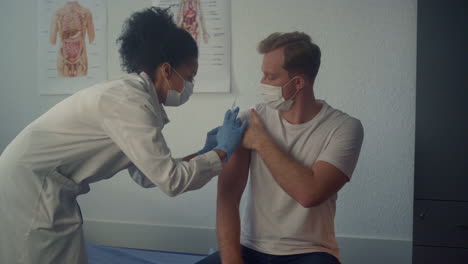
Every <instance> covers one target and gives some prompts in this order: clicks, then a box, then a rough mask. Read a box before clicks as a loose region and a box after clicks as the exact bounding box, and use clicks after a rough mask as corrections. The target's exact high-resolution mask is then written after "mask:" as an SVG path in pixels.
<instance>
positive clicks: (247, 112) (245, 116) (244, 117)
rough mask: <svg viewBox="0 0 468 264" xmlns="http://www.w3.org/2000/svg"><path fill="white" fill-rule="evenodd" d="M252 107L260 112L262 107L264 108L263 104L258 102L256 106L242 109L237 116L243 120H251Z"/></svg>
mask: <svg viewBox="0 0 468 264" xmlns="http://www.w3.org/2000/svg"><path fill="white" fill-rule="evenodd" d="M250 109H254V110H255V111H257V113H258V112H259V111H260V110H261V109H263V106H262V105H261V104H257V105H255V106H252V107H249V108H247V109H244V110H241V111H240V112H239V114H238V115H237V118H239V119H240V120H242V121H244V120H247V121H249V120H250Z"/></svg>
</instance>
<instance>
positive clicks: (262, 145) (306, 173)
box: [255, 136, 314, 205]
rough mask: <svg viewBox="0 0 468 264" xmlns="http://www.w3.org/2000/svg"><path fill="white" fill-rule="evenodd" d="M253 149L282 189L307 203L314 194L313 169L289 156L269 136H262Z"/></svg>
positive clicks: (299, 200) (302, 202)
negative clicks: (312, 189)
mask: <svg viewBox="0 0 468 264" xmlns="http://www.w3.org/2000/svg"><path fill="white" fill-rule="evenodd" d="M255 150H256V151H257V153H258V154H259V155H260V157H261V158H262V160H263V161H264V162H265V164H266V165H267V167H268V169H269V171H270V172H271V174H272V175H273V177H274V178H275V180H276V182H277V183H278V184H279V185H280V186H281V187H282V188H283V190H285V191H286V192H287V193H288V194H289V195H290V196H291V197H293V198H294V199H295V200H296V201H298V202H299V203H301V204H303V205H304V204H306V203H308V201H309V200H310V199H311V196H312V195H313V194H314V192H313V191H311V187H312V188H313V186H314V173H313V170H312V169H311V168H308V167H306V166H304V165H303V164H301V163H300V162H298V161H297V160H295V159H293V158H291V157H290V156H289V155H288V154H287V153H285V152H284V151H283V150H281V149H280V148H279V147H278V146H277V145H276V143H275V142H274V141H273V139H272V138H271V137H269V136H265V137H264V138H262V140H260V141H259V143H258V144H257V145H256V148H255Z"/></svg>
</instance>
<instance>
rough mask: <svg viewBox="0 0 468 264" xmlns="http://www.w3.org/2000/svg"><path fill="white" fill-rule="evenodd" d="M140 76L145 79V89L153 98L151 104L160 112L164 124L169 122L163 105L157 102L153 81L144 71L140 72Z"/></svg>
mask: <svg viewBox="0 0 468 264" xmlns="http://www.w3.org/2000/svg"><path fill="white" fill-rule="evenodd" d="M139 75H140V77H141V78H142V79H143V80H144V81H145V84H146V85H145V89H146V91H147V92H148V93H149V94H150V96H151V99H152V100H153V104H154V106H155V108H156V110H157V111H158V110H159V112H160V113H161V116H162V119H163V122H164V125H166V124H167V123H169V122H170V120H169V117H168V116H167V114H166V111H165V110H164V107H163V106H162V105H161V103H159V97H158V94H157V92H156V88H155V87H154V83H153V81H152V80H151V78H150V77H149V76H148V74H146V72H144V71H142V72H141V73H140V74H139Z"/></svg>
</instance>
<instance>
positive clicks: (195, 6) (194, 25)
mask: <svg viewBox="0 0 468 264" xmlns="http://www.w3.org/2000/svg"><path fill="white" fill-rule="evenodd" d="M200 1H201V0H181V1H180V3H179V11H178V13H177V20H176V24H177V25H179V26H180V27H181V28H183V29H185V30H187V31H188V32H189V33H190V35H192V37H193V38H194V39H195V41H196V42H197V43H199V40H200V38H199V35H200V34H199V28H198V25H200V26H201V30H202V36H203V41H204V42H205V43H208V39H209V37H210V35H209V34H208V32H206V28H205V21H204V19H203V13H202V9H201V5H200Z"/></svg>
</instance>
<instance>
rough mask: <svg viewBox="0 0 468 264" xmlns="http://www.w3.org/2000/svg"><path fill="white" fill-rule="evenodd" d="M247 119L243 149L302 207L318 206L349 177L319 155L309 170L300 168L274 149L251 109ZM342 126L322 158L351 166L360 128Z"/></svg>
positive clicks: (276, 146) (283, 153)
mask: <svg viewBox="0 0 468 264" xmlns="http://www.w3.org/2000/svg"><path fill="white" fill-rule="evenodd" d="M250 117H251V119H250V121H249V127H248V129H247V131H246V133H245V136H244V139H243V146H244V147H246V148H249V149H252V150H255V151H257V153H258V154H259V155H260V157H261V158H262V160H263V161H264V162H265V164H266V165H267V167H268V169H269V171H270V172H271V174H272V176H273V178H274V179H275V181H276V182H277V183H278V185H280V186H281V188H282V189H283V190H284V191H285V192H286V193H288V194H289V195H290V196H291V197H292V198H293V199H294V200H296V201H297V202H298V203H299V204H301V205H302V206H303V207H305V208H309V207H313V206H317V205H319V204H321V203H322V202H323V201H325V200H327V199H328V198H330V197H331V196H332V195H333V194H335V193H337V192H338V191H339V190H340V189H341V188H342V187H343V186H344V184H345V183H346V182H347V181H348V180H349V176H350V175H346V174H345V173H344V172H343V171H342V170H340V169H339V168H337V167H336V166H334V165H333V164H331V163H329V162H327V161H324V160H321V157H320V156H319V158H318V159H317V161H316V162H315V163H314V164H313V165H312V167H307V166H304V165H303V164H302V163H300V162H299V161H297V160H295V159H294V158H292V157H291V156H289V155H288V154H287V153H285V152H284V151H283V150H281V149H280V148H279V147H278V145H277V144H276V143H275V142H274V140H273V139H272V138H271V137H270V136H269V135H268V133H267V131H266V130H265V127H264V125H263V123H262V120H261V119H260V117H259V116H258V114H257V113H256V112H255V110H251V113H250ZM346 125H347V126H348V127H346V129H338V130H337V131H336V132H335V135H334V138H332V140H331V142H330V143H329V144H328V146H327V149H328V150H327V149H325V151H324V152H325V154H324V156H328V157H329V156H333V155H334V157H333V159H334V160H337V159H339V160H340V161H342V162H345V163H348V164H349V163H351V164H354V165H355V164H356V162H357V158H358V154H359V151H360V146H361V142H362V135H363V132H362V126H361V124H360V123H359V122H358V123H349V124H346ZM350 131H351V133H349V132H350ZM327 151H328V152H329V153H327ZM331 152H333V154H331ZM321 155H322V154H321ZM325 160H327V159H326V158H325ZM354 165H353V166H354Z"/></svg>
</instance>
